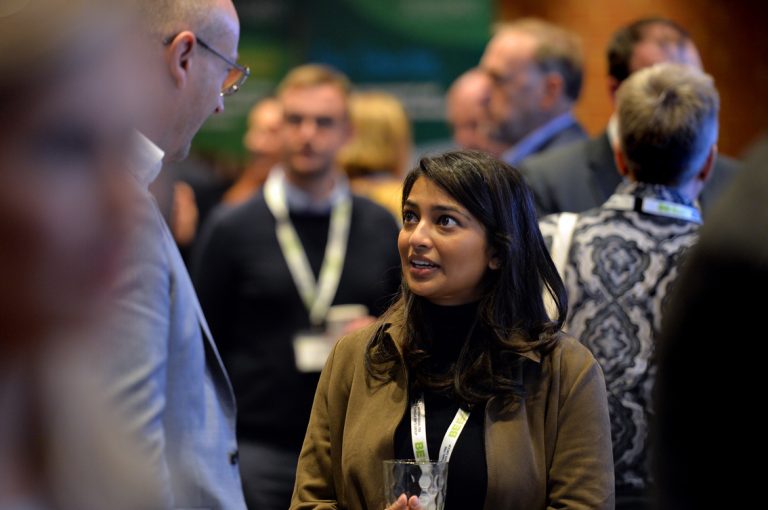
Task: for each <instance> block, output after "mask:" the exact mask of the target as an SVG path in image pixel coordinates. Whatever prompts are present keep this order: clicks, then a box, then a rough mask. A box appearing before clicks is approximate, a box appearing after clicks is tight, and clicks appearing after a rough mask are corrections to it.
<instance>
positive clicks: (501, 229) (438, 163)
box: [365, 151, 568, 405]
mask: <svg viewBox="0 0 768 510" xmlns="http://www.w3.org/2000/svg"><path fill="white" fill-rule="evenodd" d="M420 178H424V179H429V180H430V181H432V182H433V183H434V184H436V185H438V186H439V187H440V188H441V189H443V190H444V191H445V192H446V193H447V194H448V195H450V196H451V197H453V198H454V199H455V200H457V201H458V202H459V203H460V204H461V205H462V206H464V207H465V208H466V209H467V210H468V211H469V212H470V213H471V214H472V215H473V216H474V217H475V218H476V219H477V220H478V221H479V222H480V223H481V224H482V225H483V227H484V230H485V233H486V239H487V243H488V247H489V248H490V249H491V250H493V252H495V256H496V257H497V258H498V261H499V265H500V267H499V269H497V270H490V269H489V270H487V272H486V275H485V278H484V280H483V282H482V292H481V298H480V301H479V303H478V308H477V316H476V320H475V326H474V327H473V330H474V333H471V338H472V340H471V341H467V342H465V343H464V346H463V347H462V349H461V352H460V354H459V358H458V360H457V361H456V364H455V367H454V370H451V371H450V372H449V373H447V374H443V375H440V374H434V373H432V371H431V370H429V368H428V367H429V366H430V361H431V360H430V353H429V349H428V348H426V349H425V346H424V342H422V341H420V340H421V339H423V338H424V333H425V331H424V326H423V320H422V317H423V307H424V298H421V297H419V296H417V295H415V294H413V293H412V292H411V291H410V289H409V288H408V285H407V283H406V281H405V279H403V283H402V287H401V293H400V297H399V299H398V300H397V301H396V302H395V303H394V304H393V305H392V306H391V307H390V309H389V310H388V311H387V313H386V314H385V315H384V316H383V317H382V319H381V322H380V326H379V328H378V329H377V331H376V333H375V334H374V335H373V337H372V338H371V340H370V341H369V343H368V346H367V349H366V353H365V364H366V369H367V371H368V373H369V375H370V376H371V377H373V378H374V379H375V380H378V381H389V380H393V379H394V378H395V377H396V376H397V374H398V372H399V371H400V370H401V367H400V362H401V361H402V362H404V363H405V366H406V367H407V369H408V370H409V373H410V377H411V383H412V384H413V385H414V387H416V388H423V389H430V390H433V391H438V392H446V393H450V394H452V395H454V396H455V397H457V398H458V399H459V400H460V401H462V402H464V403H466V404H469V405H473V404H476V403H480V402H485V401H487V400H488V399H489V398H490V397H491V396H504V397H514V396H519V395H522V381H521V380H520V375H519V374H520V372H519V370H518V368H519V366H520V363H522V361H521V357H520V354H521V353H525V352H530V351H538V352H540V353H541V354H542V355H544V354H546V353H547V352H549V351H550V350H551V349H552V348H553V347H554V345H555V343H556V342H557V339H558V332H559V331H560V329H561V327H562V325H563V321H564V320H565V316H566V314H567V307H568V305H567V299H566V295H565V288H564V286H563V282H562V280H561V279H560V276H559V275H558V273H557V269H556V267H555V265H554V263H553V262H552V259H551V258H550V256H549V252H548V251H547V247H546V244H545V243H544V239H543V238H542V236H541V232H540V230H539V225H538V222H537V219H536V210H535V208H534V205H533V199H532V194H531V191H530V190H529V188H528V186H527V185H526V184H525V182H524V181H523V178H522V177H521V175H520V173H519V172H518V171H517V170H516V169H514V168H513V167H511V166H509V165H507V164H506V163H503V162H501V161H499V160H497V159H495V158H493V157H491V156H489V155H487V154H485V153H482V152H475V151H457V152H449V153H446V154H444V155H441V156H436V157H425V158H422V160H421V161H420V163H419V166H418V167H416V168H414V169H413V170H411V171H410V173H409V174H408V175H407V177H406V179H405V182H404V185H403V202H405V200H406V199H407V198H408V196H409V195H410V192H411V189H412V188H413V185H414V183H415V182H416V181H417V180H418V179H420ZM544 289H546V290H547V291H548V292H549V294H550V295H551V296H552V298H553V299H554V302H555V304H556V306H557V311H558V314H557V318H555V319H550V317H549V316H548V315H547V312H546V309H545V304H544V298H543V290H544ZM401 314H402V324H400V326H402V331H403V341H402V345H400V346H399V347H400V350H399V351H398V348H397V346H395V345H394V342H393V341H392V339H391V337H390V336H389V335H388V334H387V333H386V331H385V330H386V324H387V323H391V322H393V320H394V319H395V318H396V317H399V316H400V315H401Z"/></svg>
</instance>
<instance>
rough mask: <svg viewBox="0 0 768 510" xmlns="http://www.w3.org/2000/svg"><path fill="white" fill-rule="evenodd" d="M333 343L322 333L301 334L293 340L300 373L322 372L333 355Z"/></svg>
mask: <svg viewBox="0 0 768 510" xmlns="http://www.w3.org/2000/svg"><path fill="white" fill-rule="evenodd" d="M331 349H333V342H331V341H330V340H329V339H328V337H327V336H326V335H324V334H322V333H312V332H305V333H299V334H297V335H296V336H295V337H294V338H293V354H294V356H295V358H296V368H297V369H298V370H299V372H320V371H321V370H322V369H323V367H324V366H325V361H326V360H327V359H328V356H329V355H330V354H331Z"/></svg>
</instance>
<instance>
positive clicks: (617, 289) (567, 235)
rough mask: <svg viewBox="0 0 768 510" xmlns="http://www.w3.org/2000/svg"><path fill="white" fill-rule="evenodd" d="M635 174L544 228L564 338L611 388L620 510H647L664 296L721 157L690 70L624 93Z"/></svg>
mask: <svg viewBox="0 0 768 510" xmlns="http://www.w3.org/2000/svg"><path fill="white" fill-rule="evenodd" d="M617 101H618V103H617V106H618V135H619V147H618V148H617V151H616V160H617V163H618V167H619V171H620V172H621V173H622V175H624V176H625V177H626V180H625V181H624V182H622V183H621V184H620V185H619V186H618V187H617V188H616V190H615V192H614V194H613V195H611V197H610V198H609V199H608V201H607V202H606V203H605V204H603V205H602V206H601V207H598V208H595V209H591V210H589V211H587V212H584V213H582V214H578V215H576V214H571V213H562V214H558V215H552V216H547V217H545V218H544V219H543V220H542V221H541V228H542V233H543V234H544V236H545V238H547V239H548V240H551V241H550V242H551V248H550V251H551V253H552V257H553V260H555V261H556V265H558V266H559V267H558V269H559V270H560V272H561V274H562V275H563V276H564V281H565V284H566V289H567V291H568V298H569V301H570V305H571V307H570V310H569V315H568V318H567V320H566V325H565V327H566V329H567V331H568V333H569V334H571V335H573V336H574V337H576V338H578V339H579V340H580V341H581V342H582V343H584V344H585V345H586V346H587V347H589V349H590V350H591V351H592V353H593V354H594V355H595V358H596V359H597V360H598V362H600V364H601V366H602V368H603V372H604V374H605V381H606V385H607V389H608V403H609V409H610V413H611V426H612V431H611V432H612V437H613V454H614V463H615V469H616V508H617V509H624V510H634V509H641V508H643V509H644V508H649V494H648V491H649V489H650V488H651V486H652V479H651V477H650V475H649V467H648V455H647V452H648V449H649V448H648V446H647V439H648V426H649V421H650V419H649V418H650V416H651V415H652V412H653V406H652V402H651V389H652V387H653V383H654V378H655V373H656V366H655V355H654V353H655V348H656V341H657V337H658V335H659V329H660V325H661V320H662V314H663V312H664V310H665V304H666V301H667V293H668V292H669V290H670V288H671V287H672V286H673V285H674V284H675V280H676V278H677V275H678V270H679V267H680V264H681V261H682V260H683V259H684V257H685V254H686V253H687V250H688V249H689V248H690V247H691V246H692V245H693V244H694V243H695V241H696V240H697V231H698V228H699V225H700V223H701V211H700V209H699V208H698V207H697V206H696V200H697V197H698V196H699V194H700V193H701V190H702V189H703V188H704V184H705V183H706V181H707V179H708V178H709V176H710V175H711V172H712V168H713V166H714V162H715V158H716V153H717V146H716V144H717V134H718V118H717V116H718V111H719V96H718V94H717V91H716V90H715V87H714V85H713V82H712V79H711V78H710V77H709V76H707V75H705V74H703V73H702V72H701V71H699V70H697V69H695V68H694V67H691V66H683V65H679V64H659V65H656V66H653V67H649V68H646V69H643V70H641V71H638V72H637V73H634V74H633V75H632V76H631V77H630V78H629V79H627V80H626V81H625V82H624V83H623V84H622V85H621V87H620V88H619V91H618V94H617Z"/></svg>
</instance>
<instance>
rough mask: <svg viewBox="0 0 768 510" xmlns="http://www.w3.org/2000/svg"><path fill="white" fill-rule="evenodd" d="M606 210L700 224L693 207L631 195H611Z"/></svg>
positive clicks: (699, 215) (699, 213)
mask: <svg viewBox="0 0 768 510" xmlns="http://www.w3.org/2000/svg"><path fill="white" fill-rule="evenodd" d="M603 207H605V208H607V209H614V210H618V211H637V212H644V213H646V214H653V215H654V216H664V217H667V218H674V219H676V220H685V221H690V222H693V223H701V212H699V210H698V209H697V208H695V207H690V206H687V205H683V204H677V203H675V202H668V201H666V200H657V199H655V198H642V197H636V196H633V195H613V196H611V198H609V199H608V201H607V202H606V203H605V205H604V206H603Z"/></svg>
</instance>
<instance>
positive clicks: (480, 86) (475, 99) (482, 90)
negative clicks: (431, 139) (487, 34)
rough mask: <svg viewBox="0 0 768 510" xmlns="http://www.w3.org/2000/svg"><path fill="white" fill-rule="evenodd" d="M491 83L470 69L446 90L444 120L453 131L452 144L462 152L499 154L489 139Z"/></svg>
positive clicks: (484, 76)
mask: <svg viewBox="0 0 768 510" xmlns="http://www.w3.org/2000/svg"><path fill="white" fill-rule="evenodd" d="M490 86H491V80H490V78H488V75H487V74H485V73H484V72H483V71H482V70H480V69H478V68H474V69H470V70H469V71H467V72H465V73H464V74H462V75H461V76H459V77H458V78H457V79H456V81H454V82H453V85H451V88H450V89H448V95H447V97H446V117H447V120H448V123H449V124H450V126H451V130H452V131H453V141H454V143H455V144H456V145H457V146H459V147H460V148H462V149H470V150H482V151H486V152H491V153H494V154H496V153H499V154H500V153H501V152H502V151H503V147H501V146H498V147H497V146H496V145H497V144H494V142H493V141H492V140H491V139H490V137H489V133H488V131H489V129H490V126H489V125H488V124H489V119H488V112H487V104H488V100H489V94H490Z"/></svg>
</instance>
